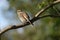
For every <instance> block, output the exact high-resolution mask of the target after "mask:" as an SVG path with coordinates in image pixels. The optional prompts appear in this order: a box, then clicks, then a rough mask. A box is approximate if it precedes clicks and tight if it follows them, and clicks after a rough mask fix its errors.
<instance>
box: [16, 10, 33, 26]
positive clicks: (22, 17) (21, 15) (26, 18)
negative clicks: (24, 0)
mask: <svg viewBox="0 0 60 40" xmlns="http://www.w3.org/2000/svg"><path fill="white" fill-rule="evenodd" d="M17 15H18V18H19V19H20V20H21V22H22V23H26V22H29V23H30V24H31V25H32V26H33V24H32V23H31V22H30V18H29V16H28V14H27V13H26V12H24V11H21V10H17Z"/></svg>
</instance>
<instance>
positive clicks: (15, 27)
mask: <svg viewBox="0 0 60 40" xmlns="http://www.w3.org/2000/svg"><path fill="white" fill-rule="evenodd" d="M58 3H60V1H55V2H53V3H51V4H49V5H47V6H46V7H44V8H43V9H42V10H40V11H39V12H38V13H37V14H36V15H35V17H34V18H33V19H31V20H30V21H31V22H32V23H33V22H35V21H37V20H38V19H41V18H45V17H60V16H58V15H45V16H42V17H39V15H41V14H42V13H43V12H44V11H46V10H47V9H48V8H50V7H51V6H53V5H56V4H58ZM27 25H29V22H27V23H26V24H20V25H13V26H9V27H6V28H4V29H3V30H1V31H0V35H2V34H3V33H5V32H6V31H8V30H11V29H17V28H21V27H25V26H27Z"/></svg>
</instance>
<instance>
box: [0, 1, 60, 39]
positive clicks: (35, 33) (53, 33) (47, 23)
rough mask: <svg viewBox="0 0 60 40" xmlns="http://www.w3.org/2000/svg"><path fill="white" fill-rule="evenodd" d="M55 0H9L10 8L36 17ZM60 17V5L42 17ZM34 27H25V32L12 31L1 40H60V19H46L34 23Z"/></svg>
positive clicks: (47, 11)
mask: <svg viewBox="0 0 60 40" xmlns="http://www.w3.org/2000/svg"><path fill="white" fill-rule="evenodd" d="M54 1H55V0H8V2H9V3H10V8H12V7H13V8H15V10H18V9H21V10H23V11H27V12H29V13H31V15H35V14H36V13H37V12H38V11H39V10H41V9H42V8H43V7H45V6H46V5H48V4H50V3H52V2H54ZM49 14H51V15H60V4H57V5H54V6H52V7H50V8H49V9H48V10H46V11H45V12H44V13H43V14H42V15H40V16H43V15H49ZM34 24H35V25H34V27H31V26H26V27H23V32H21V33H19V32H17V30H15V29H14V30H10V31H8V32H6V33H5V34H3V35H2V36H1V40H60V18H57V17H56V18H54V17H45V18H42V19H39V20H37V21H36V22H34Z"/></svg>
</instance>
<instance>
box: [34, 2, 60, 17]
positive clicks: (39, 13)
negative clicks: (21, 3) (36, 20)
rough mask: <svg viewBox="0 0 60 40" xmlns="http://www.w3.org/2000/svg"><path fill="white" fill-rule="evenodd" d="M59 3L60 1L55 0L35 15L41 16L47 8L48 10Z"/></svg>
mask: <svg viewBox="0 0 60 40" xmlns="http://www.w3.org/2000/svg"><path fill="white" fill-rule="evenodd" d="M58 3H60V1H55V2H53V3H51V4H49V5H47V6H46V7H44V8H43V9H41V10H40V11H39V12H38V13H37V14H36V15H35V17H38V16H40V15H41V14H42V13H43V12H44V11H45V10H47V9H48V8H50V7H51V6H53V5H56V4H58Z"/></svg>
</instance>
